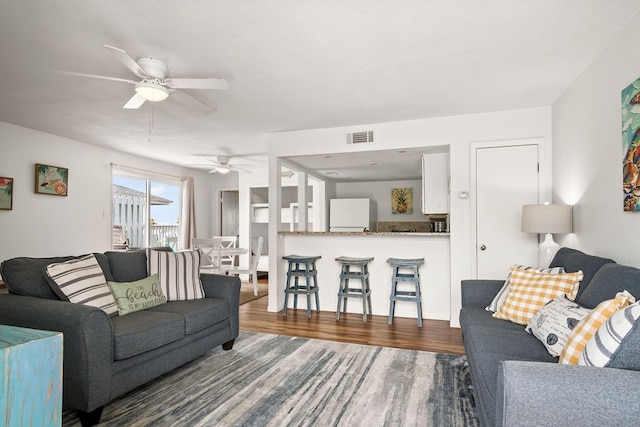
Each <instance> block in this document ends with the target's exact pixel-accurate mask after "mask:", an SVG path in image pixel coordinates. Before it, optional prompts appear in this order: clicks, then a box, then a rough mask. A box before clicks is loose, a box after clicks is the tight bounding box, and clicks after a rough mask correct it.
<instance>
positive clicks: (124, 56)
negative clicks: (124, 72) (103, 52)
mask: <svg viewBox="0 0 640 427" xmlns="http://www.w3.org/2000/svg"><path fill="white" fill-rule="evenodd" d="M104 47H106V48H107V49H111V52H113V54H114V55H115V56H116V58H118V61H120V62H122V63H123V64H124V66H125V67H127V68H128V69H130V70H131V71H133V73H134V74H135V75H136V76H138V77H149V75H148V74H147V72H146V71H145V70H144V68H142V67H141V66H140V65H138V63H137V62H136V60H135V59H133V58H132V57H130V56H129V54H128V53H127V52H125V51H124V50H122V49H119V48H117V47H113V46H109V45H108V44H105V45H104Z"/></svg>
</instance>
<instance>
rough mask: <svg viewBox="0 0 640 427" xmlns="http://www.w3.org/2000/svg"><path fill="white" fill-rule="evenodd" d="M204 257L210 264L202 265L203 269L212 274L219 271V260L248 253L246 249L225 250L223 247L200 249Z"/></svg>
mask: <svg viewBox="0 0 640 427" xmlns="http://www.w3.org/2000/svg"><path fill="white" fill-rule="evenodd" d="M200 248H201V249H202V251H203V252H204V254H205V256H206V257H207V258H208V259H209V262H210V264H208V265H203V268H206V269H207V270H210V271H211V272H212V273H218V272H219V271H220V260H221V259H222V258H223V257H227V256H238V255H245V254H247V253H248V252H249V250H248V249H247V248H227V247H224V246H220V245H218V246H211V247H202V246H201V247H200Z"/></svg>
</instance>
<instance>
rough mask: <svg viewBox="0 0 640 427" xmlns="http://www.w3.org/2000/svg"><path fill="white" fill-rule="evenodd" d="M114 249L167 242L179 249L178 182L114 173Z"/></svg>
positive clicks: (166, 244) (141, 246) (158, 244)
mask: <svg viewBox="0 0 640 427" xmlns="http://www.w3.org/2000/svg"><path fill="white" fill-rule="evenodd" d="M112 183H113V202H112V210H113V212H112V218H113V239H112V247H113V249H120V250H126V249H133V248H143V247H146V246H151V247H154V246H170V247H171V248H173V249H174V250H178V249H179V248H178V232H179V231H178V229H179V225H180V183H179V182H178V181H176V182H174V183H170V182H159V181H158V180H157V179H156V178H154V179H151V178H149V177H145V176H142V175H139V176H136V175H134V174H132V173H130V172H127V173H123V174H122V175H120V174H119V173H116V171H115V170H114V173H113V180H112Z"/></svg>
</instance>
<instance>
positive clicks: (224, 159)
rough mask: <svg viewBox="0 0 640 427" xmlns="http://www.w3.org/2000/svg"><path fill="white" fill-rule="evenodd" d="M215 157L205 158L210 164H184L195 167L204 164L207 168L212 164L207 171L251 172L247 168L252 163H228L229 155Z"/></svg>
mask: <svg viewBox="0 0 640 427" xmlns="http://www.w3.org/2000/svg"><path fill="white" fill-rule="evenodd" d="M215 157H216V160H212V159H207V160H208V161H209V162H211V164H207V165H203V164H197V165H186V166H195V167H205V166H206V167H207V168H209V167H211V166H213V169H211V170H210V171H209V173H221V174H227V173H229V172H231V171H234V172H240V173H251V170H249V169H248V168H250V167H253V165H250V164H240V163H230V162H231V156H215Z"/></svg>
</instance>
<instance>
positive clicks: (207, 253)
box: [191, 237, 220, 273]
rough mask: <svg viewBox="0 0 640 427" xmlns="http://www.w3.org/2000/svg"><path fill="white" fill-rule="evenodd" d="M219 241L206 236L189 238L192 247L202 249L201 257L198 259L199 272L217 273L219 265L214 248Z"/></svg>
mask: <svg viewBox="0 0 640 427" xmlns="http://www.w3.org/2000/svg"><path fill="white" fill-rule="evenodd" d="M218 245H219V243H218V241H217V240H216V239H211V238H206V237H194V238H193V239H191V246H192V247H193V249H200V250H202V253H203V255H204V256H203V257H202V259H201V260H200V272H204V273H217V272H219V268H220V267H219V265H218V264H217V262H216V249H217V247H218Z"/></svg>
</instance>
